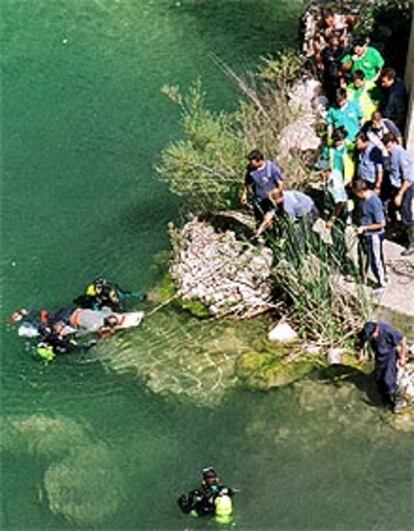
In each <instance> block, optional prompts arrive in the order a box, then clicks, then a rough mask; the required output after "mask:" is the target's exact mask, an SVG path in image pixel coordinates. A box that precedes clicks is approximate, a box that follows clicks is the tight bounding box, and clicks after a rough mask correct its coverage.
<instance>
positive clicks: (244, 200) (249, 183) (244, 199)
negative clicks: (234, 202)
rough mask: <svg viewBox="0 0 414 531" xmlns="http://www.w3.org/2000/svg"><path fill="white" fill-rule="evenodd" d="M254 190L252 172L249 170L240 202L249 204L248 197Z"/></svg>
mask: <svg viewBox="0 0 414 531" xmlns="http://www.w3.org/2000/svg"><path fill="white" fill-rule="evenodd" d="M251 191H252V180H251V177H250V173H249V172H248V171H247V172H246V175H245V177H244V187H243V192H242V195H241V196H240V204H241V205H245V204H247V198H248V197H249V194H250V193H251Z"/></svg>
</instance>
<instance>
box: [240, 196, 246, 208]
mask: <svg viewBox="0 0 414 531" xmlns="http://www.w3.org/2000/svg"><path fill="white" fill-rule="evenodd" d="M246 203H247V194H242V195H241V197H240V204H241V205H242V206H244V205H245V204H246Z"/></svg>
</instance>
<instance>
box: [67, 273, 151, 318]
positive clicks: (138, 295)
mask: <svg viewBox="0 0 414 531" xmlns="http://www.w3.org/2000/svg"><path fill="white" fill-rule="evenodd" d="M131 299H133V300H137V301H143V300H145V299H146V294H145V293H143V292H142V291H125V290H123V289H121V288H120V287H119V286H118V285H117V284H115V283H113V282H110V281H109V280H107V279H106V278H103V277H99V278H96V279H95V280H94V281H93V282H92V283H91V284H89V285H88V287H87V288H86V290H85V293H83V294H82V295H80V296H79V297H77V298H76V299H75V300H74V301H73V302H74V304H75V305H76V306H77V307H79V308H85V309H90V310H101V309H102V308H103V307H105V306H106V307H107V308H110V309H111V310H112V311H113V312H123V311H124V303H125V301H127V300H131Z"/></svg>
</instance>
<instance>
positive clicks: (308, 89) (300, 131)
mask: <svg viewBox="0 0 414 531" xmlns="http://www.w3.org/2000/svg"><path fill="white" fill-rule="evenodd" d="M326 105H327V101H326V98H325V97H324V96H322V95H321V84H320V83H319V81H316V80H315V79H302V80H299V81H298V82H297V83H295V85H294V86H293V87H292V90H291V91H290V93H289V107H290V108H291V109H292V110H293V111H294V113H295V114H297V116H298V117H297V119H296V120H294V121H293V122H291V123H290V124H288V125H286V127H284V128H283V129H282V130H281V132H280V135H279V146H280V148H281V150H282V151H281V154H282V155H283V156H285V157H290V156H293V155H294V154H295V153H297V152H298V151H302V152H303V151H315V150H317V149H318V148H319V147H320V144H321V139H320V138H319V136H318V135H317V133H316V127H315V126H316V123H317V121H318V119H319V118H320V116H321V115H323V113H324V111H325V109H326Z"/></svg>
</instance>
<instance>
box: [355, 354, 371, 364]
mask: <svg viewBox="0 0 414 531" xmlns="http://www.w3.org/2000/svg"><path fill="white" fill-rule="evenodd" d="M357 359H358V362H359V363H362V364H364V363H366V362H367V361H368V356H365V354H364V353H363V352H360V353H359V354H358V357H357Z"/></svg>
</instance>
